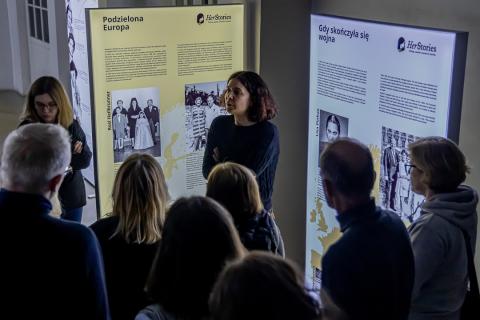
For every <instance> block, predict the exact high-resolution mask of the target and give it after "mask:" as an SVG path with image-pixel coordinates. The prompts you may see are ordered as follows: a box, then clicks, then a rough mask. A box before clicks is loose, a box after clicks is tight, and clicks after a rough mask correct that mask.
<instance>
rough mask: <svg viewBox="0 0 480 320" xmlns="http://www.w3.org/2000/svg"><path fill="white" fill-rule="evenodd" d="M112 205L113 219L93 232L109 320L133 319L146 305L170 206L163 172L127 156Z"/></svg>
mask: <svg viewBox="0 0 480 320" xmlns="http://www.w3.org/2000/svg"><path fill="white" fill-rule="evenodd" d="M112 199H113V212H112V216H110V217H108V218H104V219H101V220H99V221H97V222H95V223H94V224H93V225H92V226H91V228H92V230H93V231H94V232H95V234H96V236H97V238H98V240H99V242H100V246H101V248H102V253H103V259H104V264H105V277H106V282H107V293H108V299H109V305H110V311H111V314H112V319H133V318H134V317H135V315H136V314H137V312H138V311H139V310H140V309H142V308H143V307H145V306H146V305H147V304H148V303H147V298H146V296H145V293H144V290H143V289H144V287H145V282H146V279H147V275H148V272H149V270H150V267H151V265H152V262H153V258H154V256H155V253H156V251H157V246H158V242H159V241H160V238H161V235H162V230H163V224H164V220H165V211H166V206H167V201H168V191H167V185H166V183H165V178H164V175H163V172H162V168H161V167H160V165H159V164H158V162H157V161H156V160H155V158H153V157H152V156H151V155H149V154H142V153H134V154H132V155H130V156H129V157H128V158H127V159H126V160H125V162H123V164H122V165H121V166H120V169H119V170H118V173H117V176H116V177H115V182H114V185H113V192H112Z"/></svg>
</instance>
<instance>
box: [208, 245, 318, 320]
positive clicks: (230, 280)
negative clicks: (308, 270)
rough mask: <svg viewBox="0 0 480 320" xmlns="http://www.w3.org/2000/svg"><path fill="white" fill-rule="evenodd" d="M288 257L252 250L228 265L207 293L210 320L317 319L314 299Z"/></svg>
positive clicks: (316, 306) (316, 307)
mask: <svg viewBox="0 0 480 320" xmlns="http://www.w3.org/2000/svg"><path fill="white" fill-rule="evenodd" d="M304 283H305V279H304V277H303V275H301V273H300V271H298V269H297V267H296V266H295V265H293V264H292V263H291V262H289V261H288V260H284V259H281V258H280V257H278V256H274V255H272V254H270V253H266V252H252V253H250V254H248V255H247V256H246V257H244V258H243V259H241V260H239V261H236V262H233V263H231V264H229V265H228V266H227V267H226V268H225V269H224V270H223V272H222V273H221V275H220V276H219V278H218V280H217V283H216V284H215V286H214V288H213V290H212V294H211V296H210V310H211V312H212V318H211V319H212V320H243V319H249V320H291V319H296V320H313V319H320V318H319V317H320V308H319V305H318V302H317V301H316V300H314V298H313V297H312V296H310V295H309V293H308V292H307V291H306V290H305V287H304Z"/></svg>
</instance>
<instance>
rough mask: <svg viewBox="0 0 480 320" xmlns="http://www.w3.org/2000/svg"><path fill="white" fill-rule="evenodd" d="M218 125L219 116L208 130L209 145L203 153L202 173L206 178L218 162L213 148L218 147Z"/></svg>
mask: <svg viewBox="0 0 480 320" xmlns="http://www.w3.org/2000/svg"><path fill="white" fill-rule="evenodd" d="M217 127H218V117H217V118H215V119H214V120H213V122H212V124H211V126H210V130H208V136H207V145H206V147H205V153H204V155H203V165H202V173H203V177H204V178H205V179H207V178H208V174H209V173H210V171H212V168H213V167H214V166H215V165H216V164H217V162H216V161H215V159H213V149H215V147H216V142H215V141H216V132H217V130H218V129H217Z"/></svg>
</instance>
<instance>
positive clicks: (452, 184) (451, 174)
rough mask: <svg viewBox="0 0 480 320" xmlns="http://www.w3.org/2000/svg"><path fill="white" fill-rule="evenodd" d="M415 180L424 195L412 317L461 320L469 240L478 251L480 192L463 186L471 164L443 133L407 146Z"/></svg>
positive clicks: (416, 237)
mask: <svg viewBox="0 0 480 320" xmlns="http://www.w3.org/2000/svg"><path fill="white" fill-rule="evenodd" d="M408 149H409V152H410V157H411V164H410V166H411V171H410V176H411V184H412V190H413V192H415V193H418V194H421V195H423V196H424V197H425V202H424V203H423V204H422V206H421V214H420V217H419V218H418V219H417V220H416V221H414V222H413V223H412V224H411V225H410V227H409V229H408V231H409V233H410V237H411V241H412V247H413V253H414V255H415V285H414V290H413V295H412V307H411V311H410V317H409V318H410V319H412V320H417V319H452V320H455V319H460V308H461V306H462V303H463V300H464V298H465V294H466V292H467V283H468V274H467V271H468V269H467V266H468V264H467V243H468V244H469V245H470V250H471V251H472V255H473V256H474V255H475V241H476V236H477V235H476V231H477V212H476V207H477V203H478V195H477V192H476V191H475V190H473V189H472V188H470V187H468V186H466V185H461V184H462V183H463V182H464V181H465V178H466V174H467V173H468V171H469V168H468V166H467V164H466V160H465V156H464V155H463V153H462V152H461V151H460V149H459V148H458V147H457V145H456V144H455V143H453V142H452V141H450V140H448V139H445V138H441V137H428V138H422V139H419V140H417V141H415V142H413V143H411V144H410V145H409V146H408Z"/></svg>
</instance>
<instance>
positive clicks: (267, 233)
mask: <svg viewBox="0 0 480 320" xmlns="http://www.w3.org/2000/svg"><path fill="white" fill-rule="evenodd" d="M206 195H207V197H210V198H212V199H214V200H216V201H218V202H219V203H220V204H221V205H223V206H224V207H225V208H226V209H227V210H228V211H229V212H230V214H231V215H232V217H233V222H234V223H235V226H236V227H237V230H238V233H239V235H240V239H241V240H242V243H243V245H244V246H245V248H247V249H248V250H265V251H270V252H272V253H275V254H278V255H280V256H282V257H284V256H285V249H284V246H283V239H282V236H281V234H280V229H279V228H278V226H277V224H276V223H275V221H274V220H273V218H272V217H271V216H270V213H268V212H267V211H266V210H265V209H264V208H263V204H262V200H261V198H260V192H259V191H258V184H257V181H256V179H255V176H254V175H253V173H252V171H251V170H250V169H248V168H247V167H245V166H242V165H241V164H237V163H233V162H224V163H219V164H217V165H216V166H215V167H214V168H213V170H212V171H211V172H210V174H209V175H208V182H207V194H206Z"/></svg>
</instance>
